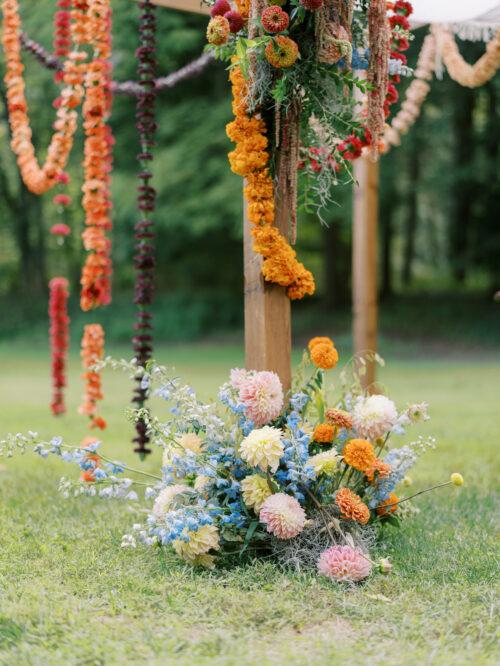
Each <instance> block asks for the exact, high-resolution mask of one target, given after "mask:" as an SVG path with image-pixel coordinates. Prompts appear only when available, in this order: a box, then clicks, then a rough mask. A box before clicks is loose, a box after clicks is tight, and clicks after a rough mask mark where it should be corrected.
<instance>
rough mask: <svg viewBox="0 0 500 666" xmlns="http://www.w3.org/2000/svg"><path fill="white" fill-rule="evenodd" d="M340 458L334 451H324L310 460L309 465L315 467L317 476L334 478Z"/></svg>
mask: <svg viewBox="0 0 500 666" xmlns="http://www.w3.org/2000/svg"><path fill="white" fill-rule="evenodd" d="M338 461H339V457H338V455H337V452H336V451H335V450H334V449H331V450H330V451H322V452H321V453H317V454H316V455H315V456H311V457H310V458H309V465H311V467H313V469H314V471H315V472H316V474H325V475H326V476H332V475H333V474H334V473H335V470H336V469H337V465H338Z"/></svg>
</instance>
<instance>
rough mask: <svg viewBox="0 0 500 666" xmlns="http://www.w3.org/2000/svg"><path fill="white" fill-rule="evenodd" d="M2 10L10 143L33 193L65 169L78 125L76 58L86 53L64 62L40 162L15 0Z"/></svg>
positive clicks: (51, 183) (42, 189)
mask: <svg viewBox="0 0 500 666" xmlns="http://www.w3.org/2000/svg"><path fill="white" fill-rule="evenodd" d="M2 12H3V36H2V42H3V48H4V53H5V61H6V69H7V71H6V74H5V77H4V81H5V84H6V87H7V110H8V114H9V123H10V128H11V133H12V139H11V147H12V150H13V151H14V153H15V155H16V156H17V163H18V165H19V170H20V172H21V176H22V179H23V181H24V183H25V184H26V187H27V188H28V189H29V190H30V191H31V192H34V193H35V194H43V193H44V192H46V191H47V190H49V189H50V188H51V187H53V186H54V185H55V184H56V183H57V176H58V175H59V174H60V173H61V171H63V170H64V168H65V166H66V163H67V161H68V156H69V153H70V152H71V148H72V146H73V137H74V134H75V132H76V128H77V114H76V111H75V107H77V106H78V105H79V104H80V103H81V100H82V96H83V88H82V86H81V82H82V71H81V65H80V64H79V58H80V57H81V56H82V55H83V57H85V54H80V53H73V52H72V53H70V56H69V58H68V60H66V62H65V65H64V76H63V81H64V85H65V87H64V90H63V91H62V94H61V100H60V104H59V106H58V109H57V114H56V120H55V122H54V129H55V132H54V134H53V136H52V140H51V142H50V145H49V148H48V151H47V158H46V160H45V163H44V164H43V166H39V164H38V162H37V159H36V155H35V148H34V146H33V143H32V141H31V137H32V132H31V127H30V120H29V116H28V105H27V102H26V95H25V84H24V79H23V71H24V65H23V64H22V62H21V42H20V36H19V35H20V29H21V19H20V17H19V3H18V2H17V0H4V1H3V2H2Z"/></svg>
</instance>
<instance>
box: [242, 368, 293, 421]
mask: <svg viewBox="0 0 500 666" xmlns="http://www.w3.org/2000/svg"><path fill="white" fill-rule="evenodd" d="M231 380H232V381H233V379H232V378H231ZM239 400H240V402H241V403H242V404H243V405H244V406H245V414H246V416H247V417H248V418H249V419H252V421H253V422H254V424H255V425H256V426H257V427H259V426H263V425H265V424H266V423H269V422H270V421H273V420H274V419H275V418H277V417H278V416H279V414H280V412H281V410H282V408H283V387H282V386H281V381H280V378H279V377H278V375H277V374H276V373H275V372H268V371H267V370H264V371H262V372H255V373H249V374H248V375H247V377H246V378H245V379H242V380H241V383H240V386H239Z"/></svg>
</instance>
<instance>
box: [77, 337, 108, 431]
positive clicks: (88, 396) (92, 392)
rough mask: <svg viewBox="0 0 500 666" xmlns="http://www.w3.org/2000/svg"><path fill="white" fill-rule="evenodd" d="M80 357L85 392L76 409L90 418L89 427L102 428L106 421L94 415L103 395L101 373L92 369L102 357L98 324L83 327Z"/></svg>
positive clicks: (102, 342)
mask: <svg viewBox="0 0 500 666" xmlns="http://www.w3.org/2000/svg"><path fill="white" fill-rule="evenodd" d="M81 357H82V365H83V369H84V370H85V372H84V373H83V375H82V377H83V379H84V380H85V394H84V396H83V402H82V404H81V405H80V408H79V409H78V411H79V413H80V414H86V415H87V416H88V417H89V418H90V426H89V427H90V428H99V429H100V430H104V428H105V427H106V421H105V420H104V419H103V418H102V416H97V415H96V411H97V403H98V401H99V400H102V399H103V397H104V396H103V393H102V388H101V375H100V373H99V372H97V371H96V370H94V369H92V368H93V366H94V365H95V364H96V363H97V362H98V361H100V360H102V358H104V330H103V328H102V326H101V325H100V324H87V325H86V326H85V328H84V329H83V338H82V351H81Z"/></svg>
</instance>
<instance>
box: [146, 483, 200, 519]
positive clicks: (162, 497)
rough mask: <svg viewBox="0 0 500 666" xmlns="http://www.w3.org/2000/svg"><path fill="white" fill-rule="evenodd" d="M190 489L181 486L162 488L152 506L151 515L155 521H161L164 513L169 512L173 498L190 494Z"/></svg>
mask: <svg viewBox="0 0 500 666" xmlns="http://www.w3.org/2000/svg"><path fill="white" fill-rule="evenodd" d="M190 491H191V488H190V487H189V486H186V485H183V484H177V485H175V486H167V487H166V488H163V490H162V491H161V492H160V494H159V495H158V497H157V498H156V500H155V503H154V505H153V515H154V517H155V518H156V519H157V520H161V519H162V518H163V517H164V516H165V514H166V513H168V512H169V511H170V507H171V506H172V502H173V500H174V497H175V496H176V495H178V494H179V493H185V492H190Z"/></svg>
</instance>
